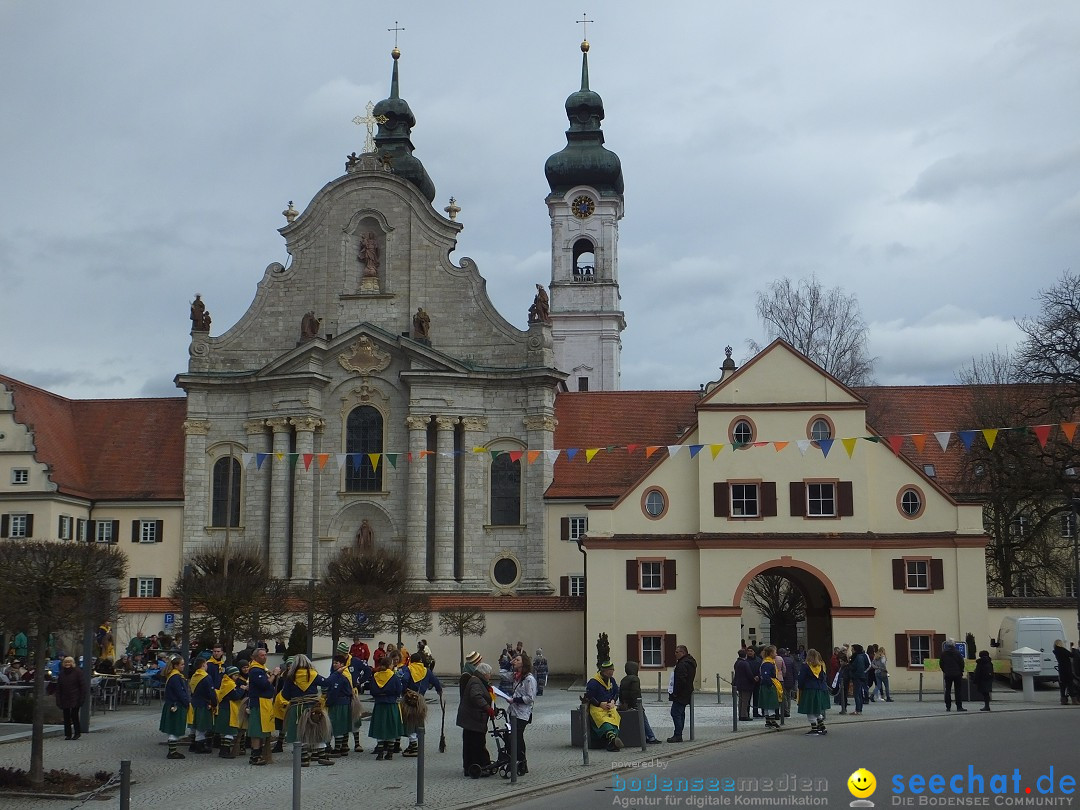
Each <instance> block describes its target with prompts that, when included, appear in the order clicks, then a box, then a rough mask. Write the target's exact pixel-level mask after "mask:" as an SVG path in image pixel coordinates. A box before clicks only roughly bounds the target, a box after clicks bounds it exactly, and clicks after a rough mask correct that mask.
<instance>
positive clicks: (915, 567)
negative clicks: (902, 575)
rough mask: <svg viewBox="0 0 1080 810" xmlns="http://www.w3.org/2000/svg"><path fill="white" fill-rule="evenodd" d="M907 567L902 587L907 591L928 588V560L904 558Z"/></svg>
mask: <svg viewBox="0 0 1080 810" xmlns="http://www.w3.org/2000/svg"><path fill="white" fill-rule="evenodd" d="M904 564H905V566H906V568H907V572H906V573H907V582H906V584H905V585H904V589H905V590H908V591H925V590H928V589H929V588H930V561H929V560H904Z"/></svg>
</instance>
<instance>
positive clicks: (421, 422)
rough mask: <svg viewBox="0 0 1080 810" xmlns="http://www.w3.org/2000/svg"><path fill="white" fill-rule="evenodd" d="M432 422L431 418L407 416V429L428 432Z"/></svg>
mask: <svg viewBox="0 0 1080 810" xmlns="http://www.w3.org/2000/svg"><path fill="white" fill-rule="evenodd" d="M430 421H431V417H430V416H406V417H405V427H407V428H408V429H409V430H427V426H428V423H429V422H430Z"/></svg>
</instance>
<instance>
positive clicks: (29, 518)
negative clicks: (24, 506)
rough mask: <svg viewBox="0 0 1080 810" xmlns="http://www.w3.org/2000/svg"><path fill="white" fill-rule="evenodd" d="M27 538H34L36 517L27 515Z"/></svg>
mask: <svg viewBox="0 0 1080 810" xmlns="http://www.w3.org/2000/svg"><path fill="white" fill-rule="evenodd" d="M26 536H27V537H33V536H34V516H33V515H27V516H26Z"/></svg>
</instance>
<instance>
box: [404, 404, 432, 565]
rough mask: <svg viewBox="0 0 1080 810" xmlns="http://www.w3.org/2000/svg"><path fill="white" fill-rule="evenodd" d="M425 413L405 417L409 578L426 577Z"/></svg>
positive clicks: (426, 423) (406, 543)
mask: <svg viewBox="0 0 1080 810" xmlns="http://www.w3.org/2000/svg"><path fill="white" fill-rule="evenodd" d="M427 426H428V417H426V416H407V417H405V427H407V428H408V429H409V453H411V455H412V460H411V461H410V462H409V485H408V493H409V508H408V515H407V517H406V523H405V531H406V536H405V563H406V566H407V572H408V577H409V581H410V582H411V583H420V582H426V581H427V554H426V546H427V459H426V458H425V457H424V455H423V451H424V450H426V449H427Z"/></svg>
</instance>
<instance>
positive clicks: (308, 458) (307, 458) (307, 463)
mask: <svg viewBox="0 0 1080 810" xmlns="http://www.w3.org/2000/svg"><path fill="white" fill-rule="evenodd" d="M302 458H303V459H304V469H305V470H310V469H311V462H312V461H313V460H314V459H315V454H314V453H304V455H303V456H302Z"/></svg>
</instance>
